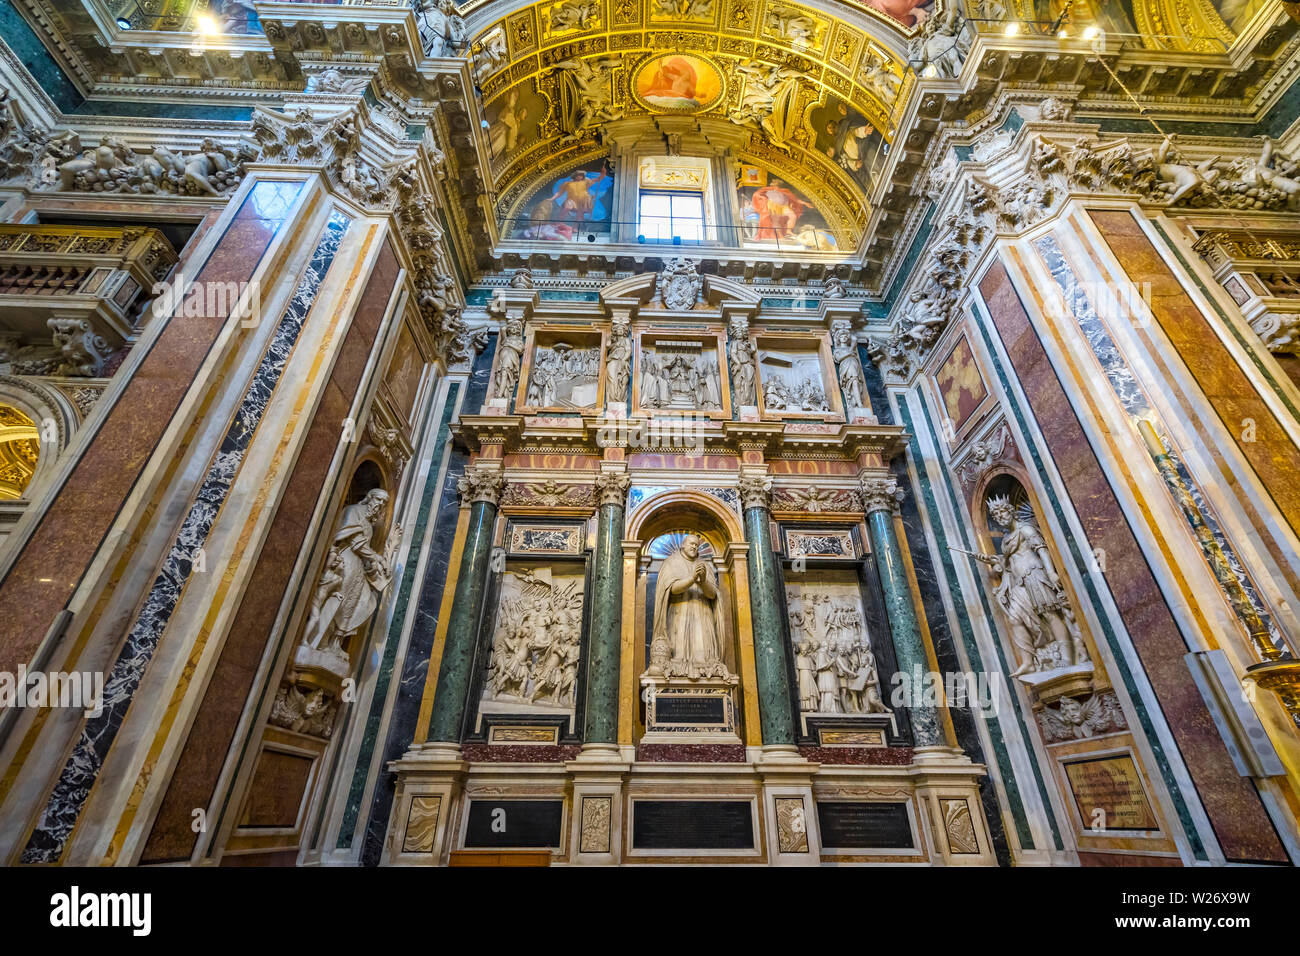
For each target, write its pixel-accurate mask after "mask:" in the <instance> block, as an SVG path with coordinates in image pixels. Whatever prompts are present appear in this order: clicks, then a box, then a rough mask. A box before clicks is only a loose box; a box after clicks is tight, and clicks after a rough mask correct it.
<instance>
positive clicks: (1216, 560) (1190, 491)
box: [1034, 235, 1285, 650]
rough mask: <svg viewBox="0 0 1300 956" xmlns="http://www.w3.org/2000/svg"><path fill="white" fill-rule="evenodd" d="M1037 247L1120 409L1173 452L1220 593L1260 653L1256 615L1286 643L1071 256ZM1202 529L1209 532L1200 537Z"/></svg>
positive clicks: (1050, 245)
mask: <svg viewBox="0 0 1300 956" xmlns="http://www.w3.org/2000/svg"><path fill="white" fill-rule="evenodd" d="M1034 245H1035V246H1036V247H1037V249H1038V252H1039V255H1041V256H1042V257H1043V261H1044V262H1045V263H1046V264H1047V268H1048V271H1049V272H1051V274H1052V278H1053V279H1055V280H1056V284H1057V285H1058V286H1059V287H1060V289H1061V293H1062V295H1064V296H1065V301H1066V305H1067V311H1068V313H1069V314H1070V316H1072V317H1073V318H1074V321H1075V324H1076V326H1077V327H1078V329H1079V331H1080V332H1081V333H1082V334H1083V337H1084V340H1085V341H1086V342H1087V343H1088V345H1089V346H1090V347H1091V349H1092V352H1093V355H1094V356H1095V357H1096V359H1097V364H1098V365H1100V366H1101V370H1102V373H1103V374H1104V375H1105V377H1106V381H1107V383H1109V385H1110V387H1111V391H1112V392H1113V393H1114V395H1115V398H1116V399H1117V400H1118V402H1119V404H1120V406H1121V407H1122V408H1123V409H1124V411H1125V412H1126V413H1127V414H1128V416H1129V419H1130V421H1131V422H1132V423H1133V425H1134V427H1135V428H1136V429H1139V432H1140V429H1141V423H1143V422H1145V423H1146V424H1147V425H1149V427H1150V428H1151V429H1152V430H1153V432H1154V433H1155V435H1156V436H1157V437H1158V439H1159V441H1160V442H1161V443H1162V444H1163V445H1164V450H1165V451H1166V452H1167V454H1168V464H1169V465H1170V466H1171V467H1169V468H1159V470H1160V474H1161V477H1162V478H1164V480H1165V485H1166V487H1167V488H1168V490H1169V494H1170V495H1171V496H1172V497H1173V499H1174V503H1175V504H1176V505H1178V507H1179V510H1180V511H1181V512H1182V513H1183V516H1184V517H1185V518H1186V519H1187V522H1188V525H1189V526H1190V527H1191V530H1192V533H1193V534H1194V535H1195V536H1196V537H1197V539H1198V541H1199V542H1200V543H1201V550H1202V552H1203V553H1204V556H1205V559H1206V561H1207V563H1208V564H1209V565H1210V569H1211V571H1213V572H1214V574H1215V577H1216V579H1217V580H1218V581H1219V582H1220V589H1221V590H1222V591H1223V592H1224V596H1225V597H1226V599H1227V601H1228V603H1229V605H1231V606H1232V608H1233V611H1234V612H1235V613H1236V615H1237V617H1238V619H1239V620H1240V621H1241V623H1242V626H1243V627H1244V628H1245V630H1246V633H1247V634H1248V635H1251V639H1252V641H1254V642H1255V643H1256V645H1257V646H1256V650H1259V649H1260V648H1259V646H1258V644H1259V642H1258V639H1257V637H1256V634H1255V625H1254V624H1253V622H1252V621H1251V618H1252V616H1254V617H1257V619H1258V621H1259V622H1262V624H1263V626H1264V627H1265V628H1267V631H1268V634H1269V635H1271V637H1272V638H1273V640H1274V641H1275V642H1276V643H1285V640H1284V639H1283V638H1282V636H1281V634H1280V632H1279V631H1278V629H1277V625H1276V624H1275V623H1274V622H1273V619H1272V616H1271V615H1270V614H1269V612H1268V608H1267V607H1266V606H1265V605H1264V602H1263V600H1261V598H1260V596H1259V592H1258V590H1257V589H1256V587H1255V583H1254V581H1253V580H1252V579H1251V577H1250V575H1249V573H1248V572H1247V571H1246V569H1245V566H1244V565H1243V564H1242V563H1241V559H1240V557H1239V556H1238V555H1237V552H1236V551H1235V550H1234V548H1233V546H1232V544H1231V543H1230V542H1229V541H1228V538H1227V536H1226V535H1225V534H1224V533H1223V530H1222V527H1221V526H1220V524H1219V520H1218V517H1217V516H1216V515H1215V513H1214V510H1213V508H1212V507H1211V506H1210V504H1209V502H1208V501H1207V500H1206V498H1205V493H1204V492H1203V490H1202V489H1201V486H1200V485H1199V484H1198V483H1197V481H1196V479H1195V478H1193V477H1192V474H1191V472H1189V471H1188V470H1187V467H1186V466H1185V465H1184V464H1183V461H1182V458H1181V456H1180V455H1179V453H1178V451H1177V449H1176V446H1175V444H1174V442H1173V439H1172V438H1171V437H1170V434H1169V430H1168V429H1167V428H1166V427H1165V425H1164V423H1163V421H1162V419H1161V417H1160V413H1159V412H1157V411H1156V410H1155V408H1154V407H1152V405H1151V403H1150V402H1149V401H1148V400H1147V397H1146V395H1145V393H1144V392H1143V390H1142V386H1141V385H1140V384H1139V383H1138V380H1137V376H1136V375H1135V374H1134V373H1133V370H1132V368H1130V367H1129V364H1128V362H1127V361H1126V360H1125V359H1124V355H1123V353H1122V352H1121V351H1120V349H1119V347H1118V346H1117V345H1116V344H1115V340H1114V339H1113V338H1112V337H1111V334H1110V331H1109V329H1107V328H1106V325H1105V323H1104V322H1103V321H1102V319H1101V317H1100V316H1099V315H1098V314H1097V310H1096V309H1095V308H1094V306H1093V304H1092V302H1091V301H1090V300H1089V298H1088V294H1087V290H1086V289H1085V287H1084V284H1083V283H1081V282H1080V281H1079V278H1078V276H1077V275H1075V273H1074V271H1073V270H1072V269H1071V268H1070V266H1069V263H1067V262H1066V259H1065V255H1064V253H1063V252H1062V251H1061V247H1060V245H1059V244H1058V243H1057V241H1056V237H1055V236H1052V235H1046V236H1044V237H1042V238H1041V239H1039V240H1038V241H1037V242H1036V243H1035V244H1034ZM1153 457H1154V455H1153ZM1159 465H1160V462H1158V461H1157V466H1158V467H1159ZM1189 504H1190V505H1191V507H1190V508H1189V507H1188V505H1189ZM1198 519H1201V520H1203V522H1204V527H1203V528H1198V524H1200V521H1198ZM1198 531H1203V532H1205V533H1198ZM1238 588H1240V591H1241V592H1244V598H1245V600H1244V601H1242V600H1240V599H1238V598H1237V596H1235V595H1234V594H1233V593H1232V592H1233V591H1236V590H1237V589H1238Z"/></svg>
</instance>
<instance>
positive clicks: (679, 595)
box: [651, 534, 731, 680]
mask: <svg viewBox="0 0 1300 956" xmlns="http://www.w3.org/2000/svg"><path fill="white" fill-rule="evenodd" d="M723 633H724V629H723V624H722V601H721V599H720V595H719V593H718V580H717V577H716V576H715V574H714V571H713V566H712V564H711V562H709V561H708V560H706V559H702V558H701V557H700V539H699V538H698V537H696V536H695V535H693V534H688V535H687V536H686V537H685V538H684V539H683V540H682V545H681V547H680V548H679V549H678V550H677V551H675V552H673V553H672V554H670V555H669V556H668V557H667V558H666V559H664V563H663V567H661V568H660V570H659V580H658V584H657V585H656V588H655V615H654V637H653V644H654V645H658V646H659V647H666V648H667V650H668V655H669V656H668V660H666V661H664V662H662V667H663V676H665V677H688V678H690V679H691V680H698V679H701V678H705V679H707V678H722V679H728V678H730V677H731V672H730V671H728V670H727V665H726V663H724V662H723V660H722V643H721V636H722V634H723ZM658 656H659V655H657V654H656V653H655V648H654V647H652V648H651V659H652V661H653V662H654V664H658V663H659V662H658V661H657V660H655V659H656V658H657V657H658Z"/></svg>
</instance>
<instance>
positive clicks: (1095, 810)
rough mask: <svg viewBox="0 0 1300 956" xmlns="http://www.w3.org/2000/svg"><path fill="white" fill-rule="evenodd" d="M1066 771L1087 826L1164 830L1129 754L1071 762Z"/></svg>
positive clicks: (1080, 813) (1075, 800) (1092, 828)
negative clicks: (1161, 828)
mask: <svg viewBox="0 0 1300 956" xmlns="http://www.w3.org/2000/svg"><path fill="white" fill-rule="evenodd" d="M1065 774H1066V776H1067V777H1069V779H1070V790H1071V791H1072V792H1073V793H1074V802H1075V804H1076V805H1077V806H1078V808H1079V815H1080V816H1081V817H1082V818H1083V826H1084V828H1085V829H1089V830H1147V831H1149V830H1159V829H1160V824H1159V823H1158V822H1157V821H1156V817H1155V814H1154V813H1153V812H1152V811H1151V804H1150V803H1148V802H1147V796H1146V791H1145V790H1143V789H1142V778H1141V777H1140V776H1139V775H1138V769H1137V765H1136V764H1134V763H1133V758H1132V757H1130V756H1129V755H1128V754H1121V755H1119V756H1115V757H1099V758H1097V759H1094V760H1078V761H1075V762H1073V763H1067V764H1066V765H1065Z"/></svg>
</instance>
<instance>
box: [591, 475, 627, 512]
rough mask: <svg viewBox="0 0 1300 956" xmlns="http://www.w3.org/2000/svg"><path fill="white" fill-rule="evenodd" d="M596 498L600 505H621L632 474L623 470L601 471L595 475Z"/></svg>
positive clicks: (625, 496) (625, 497)
mask: <svg viewBox="0 0 1300 956" xmlns="http://www.w3.org/2000/svg"><path fill="white" fill-rule="evenodd" d="M594 487H595V490H596V498H597V500H598V501H599V502H600V504H601V505H618V506H619V507H620V508H621V507H623V503H624V502H625V501H626V500H627V490H628V488H630V487H632V476H631V475H629V474H627V472H623V471H602V472H601V473H600V474H598V475H597V476H596V482H595V486H594Z"/></svg>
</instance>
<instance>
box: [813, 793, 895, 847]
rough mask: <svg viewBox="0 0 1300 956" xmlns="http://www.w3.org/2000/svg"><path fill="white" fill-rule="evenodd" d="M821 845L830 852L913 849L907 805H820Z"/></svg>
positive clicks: (859, 802) (839, 803) (865, 803)
mask: <svg viewBox="0 0 1300 956" xmlns="http://www.w3.org/2000/svg"><path fill="white" fill-rule="evenodd" d="M817 823H818V825H819V826H820V828H821V835H822V846H824V847H825V848H826V849H828V850H850V849H852V850H894V849H906V850H910V849H912V848H913V847H914V846H915V845H916V844H915V843H914V842H913V841H912V825H911V823H910V821H909V820H908V818H907V804H905V803H867V802H862V801H856V802H849V801H845V802H831V803H825V802H821V801H819V802H818V803H817Z"/></svg>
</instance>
